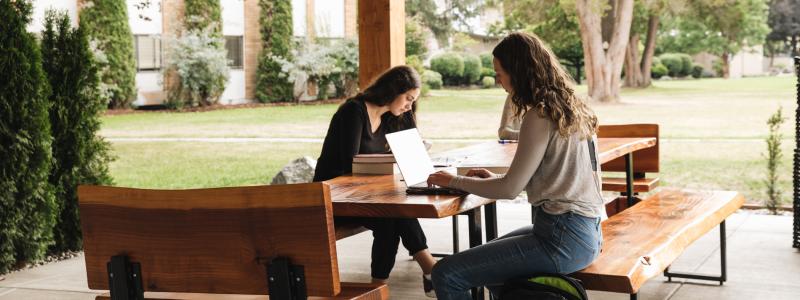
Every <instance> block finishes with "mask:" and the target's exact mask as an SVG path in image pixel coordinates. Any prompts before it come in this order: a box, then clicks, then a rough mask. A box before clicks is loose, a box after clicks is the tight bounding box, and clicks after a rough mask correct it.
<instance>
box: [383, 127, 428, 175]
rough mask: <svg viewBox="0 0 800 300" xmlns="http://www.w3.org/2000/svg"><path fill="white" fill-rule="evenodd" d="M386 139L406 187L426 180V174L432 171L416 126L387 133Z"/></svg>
mask: <svg viewBox="0 0 800 300" xmlns="http://www.w3.org/2000/svg"><path fill="white" fill-rule="evenodd" d="M386 141H388V142H389V147H390V148H391V149H392V153H394V159H395V160H397V166H398V167H400V174H402V175H403V180H405V182H406V186H407V187H409V186H412V185H415V184H418V183H422V182H425V181H427V180H428V175H430V174H433V173H434V171H435V170H434V168H433V163H432V162H431V157H430V156H428V151H427V150H425V144H423V143H422V137H420V136H419V131H417V129H416V128H412V129H408V130H403V131H398V132H393V133H389V134H387V135H386Z"/></svg>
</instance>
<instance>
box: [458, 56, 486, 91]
mask: <svg viewBox="0 0 800 300" xmlns="http://www.w3.org/2000/svg"><path fill="white" fill-rule="evenodd" d="M463 57H464V75H463V77H462V78H461V80H462V81H461V82H462V83H463V84H466V85H470V84H473V83H478V80H480V79H481V59H480V58H479V57H478V56H477V55H472V54H464V56H463Z"/></svg>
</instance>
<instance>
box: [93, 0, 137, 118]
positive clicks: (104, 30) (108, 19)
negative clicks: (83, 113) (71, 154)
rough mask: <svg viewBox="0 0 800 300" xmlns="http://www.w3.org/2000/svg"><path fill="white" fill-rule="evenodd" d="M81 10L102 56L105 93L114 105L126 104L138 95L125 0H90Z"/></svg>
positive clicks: (104, 95)
mask: <svg viewBox="0 0 800 300" xmlns="http://www.w3.org/2000/svg"><path fill="white" fill-rule="evenodd" d="M81 7H82V9H81V10H80V17H79V19H80V27H81V28H83V29H85V30H86V33H87V34H88V35H89V40H90V41H91V42H92V44H93V46H94V48H95V51H96V52H97V53H95V56H97V57H102V59H98V60H97V61H98V70H99V72H100V80H101V81H102V83H101V85H100V89H101V94H102V97H104V98H105V100H106V103H108V106H109V107H112V108H126V107H129V106H130V105H131V103H132V102H133V101H134V100H135V99H136V60H135V59H134V57H133V53H134V50H133V38H132V36H133V34H132V33H131V28H130V25H128V11H127V10H128V8H127V4H126V2H125V0H87V1H83V4H82V6H81Z"/></svg>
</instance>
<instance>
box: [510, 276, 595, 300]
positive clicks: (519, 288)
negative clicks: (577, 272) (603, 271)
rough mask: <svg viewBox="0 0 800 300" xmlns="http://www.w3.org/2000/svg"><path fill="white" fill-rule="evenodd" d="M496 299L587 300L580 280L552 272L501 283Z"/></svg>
mask: <svg viewBox="0 0 800 300" xmlns="http://www.w3.org/2000/svg"><path fill="white" fill-rule="evenodd" d="M498 296H499V297H498V298H499V299H498V300H532V299H536V300H587V299H589V297H588V296H586V289H584V288H583V285H581V282H580V280H577V279H575V278H572V277H569V276H566V275H561V274H552V273H539V274H534V275H532V276H528V277H525V278H518V279H512V280H509V281H508V282H506V283H505V284H504V285H503V288H502V289H500V294H499V295H498Z"/></svg>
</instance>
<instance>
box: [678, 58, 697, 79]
mask: <svg viewBox="0 0 800 300" xmlns="http://www.w3.org/2000/svg"><path fill="white" fill-rule="evenodd" d="M678 57H680V59H681V71H680V73H678V75H680V76H681V77H686V76H689V75H691V74H692V65H693V63H692V57H691V56H689V54H684V53H679V54H678Z"/></svg>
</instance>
